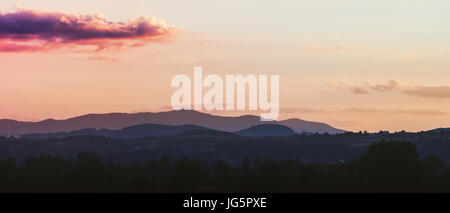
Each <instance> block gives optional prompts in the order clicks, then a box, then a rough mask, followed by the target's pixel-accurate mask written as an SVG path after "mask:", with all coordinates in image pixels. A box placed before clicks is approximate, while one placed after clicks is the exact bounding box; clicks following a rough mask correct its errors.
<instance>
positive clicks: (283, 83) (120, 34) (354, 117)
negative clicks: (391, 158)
mask: <svg viewBox="0 0 450 213" xmlns="http://www.w3.org/2000/svg"><path fill="white" fill-rule="evenodd" d="M119 2H120V3H119ZM449 38H450V1H447V0H420V1H419V0H396V1H391V0H378V1H369V0H359V1H356V0H355V1H353V0H335V1H332V0H327V1H325V0H318V1H300V0H292V1H287V0H286V1H262V0H258V1H257V0H254V1H253V0H246V1H237V0H236V1H235V0H228V1H218V0H191V1H173V0H157V1H155V0H127V1H106V0H95V1H93V0H78V1H57V0H40V1H36V0H21V1H15V0H2V1H1V3H0V62H1V64H0V70H1V71H0V73H1V74H2V75H1V76H2V78H1V80H0V94H1V95H0V118H11V119H17V120H26V121H39V120H42V119H47V118H54V119H65V118H69V117H73V116H78V115H82V114H87V113H108V112H143V111H152V112H158V111H167V110H169V108H168V106H169V105H170V97H171V95H172V93H173V92H174V91H175V89H174V88H171V87H170V80H171V78H172V77H173V76H174V75H177V74H187V75H190V76H192V74H193V67H194V66H202V67H203V73H204V74H205V75H207V74H218V75H221V76H225V75H226V74H243V75H247V74H256V75H258V74H279V76H280V107H281V111H280V118H281V119H284V118H294V117H295V118H301V119H305V120H311V121H320V122H326V123H328V124H330V125H332V126H334V127H336V128H340V129H346V130H352V131H359V130H368V131H379V130H389V131H399V130H407V131H420V130H428V129H432V128H437V127H449V126H450V82H449V80H450V39H449ZM205 91H206V89H205ZM253 113H255V112H253ZM235 114H236V115H238V114H245V113H244V112H237V113H235Z"/></svg>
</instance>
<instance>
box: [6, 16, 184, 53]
mask: <svg viewBox="0 0 450 213" xmlns="http://www.w3.org/2000/svg"><path fill="white" fill-rule="evenodd" d="M175 32H176V29H174V28H172V27H168V26H166V24H165V23H164V22H163V21H161V20H158V19H157V18H155V17H139V18H137V19H130V20H128V21H126V22H111V21H108V20H106V19H105V18H104V17H103V16H102V15H100V14H95V15H80V14H66V13H61V12H47V11H37V10H30V9H18V10H17V11H15V12H12V13H0V52H32V51H49V50H53V49H60V48H68V49H69V50H71V51H81V52H84V51H86V52H95V51H96V52H98V51H105V50H121V49H126V48H130V47H137V46H142V45H145V44H146V43H148V42H152V41H165V40H167V38H169V37H170V36H171V35H173V34H174V33H175Z"/></svg>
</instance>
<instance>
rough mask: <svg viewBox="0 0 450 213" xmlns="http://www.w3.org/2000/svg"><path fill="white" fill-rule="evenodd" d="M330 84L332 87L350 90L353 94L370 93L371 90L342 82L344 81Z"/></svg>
mask: <svg viewBox="0 0 450 213" xmlns="http://www.w3.org/2000/svg"><path fill="white" fill-rule="evenodd" d="M329 85H331V86H332V87H335V88H338V89H341V90H345V91H349V92H351V93H353V94H369V91H368V90H367V89H366V88H364V87H361V86H355V85H353V84H350V83H346V82H342V81H334V82H330V83H329Z"/></svg>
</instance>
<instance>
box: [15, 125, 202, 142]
mask: <svg viewBox="0 0 450 213" xmlns="http://www.w3.org/2000/svg"><path fill="white" fill-rule="evenodd" d="M193 130H197V131H200V130H201V131H207V130H209V129H208V128H205V127H200V126H196V125H181V126H168V125H161V124H140V125H135V126H130V127H126V128H123V129H120V130H108V129H100V130H97V129H92V128H91V129H81V130H75V131H70V132H57V133H37V134H25V135H22V136H21V138H28V139H37V138H63V137H69V136H82V135H96V136H104V137H109V138H142V137H146V136H161V135H176V134H180V133H183V132H186V131H193Z"/></svg>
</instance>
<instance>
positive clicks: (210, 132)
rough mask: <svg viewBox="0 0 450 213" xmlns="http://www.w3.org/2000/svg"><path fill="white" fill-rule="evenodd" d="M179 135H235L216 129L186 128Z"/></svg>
mask: <svg viewBox="0 0 450 213" xmlns="http://www.w3.org/2000/svg"><path fill="white" fill-rule="evenodd" d="M180 135H183V136H214V137H230V136H236V135H235V134H233V133H231V132H224V131H217V130H212V129H209V130H188V131H185V132H182V133H181V134H180Z"/></svg>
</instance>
